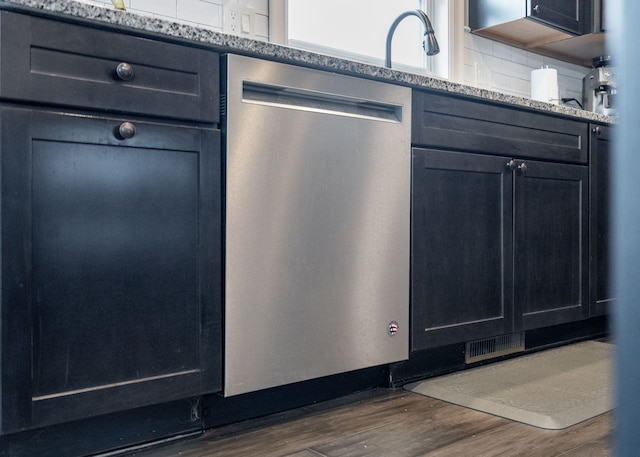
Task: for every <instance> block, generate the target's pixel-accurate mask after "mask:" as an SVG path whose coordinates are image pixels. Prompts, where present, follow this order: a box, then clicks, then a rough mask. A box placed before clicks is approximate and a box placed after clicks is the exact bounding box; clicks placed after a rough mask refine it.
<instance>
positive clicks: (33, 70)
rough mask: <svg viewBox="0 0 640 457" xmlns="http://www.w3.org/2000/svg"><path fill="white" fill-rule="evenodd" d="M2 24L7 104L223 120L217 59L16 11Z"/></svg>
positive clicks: (2, 87) (0, 89)
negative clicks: (220, 107) (8, 102)
mask: <svg viewBox="0 0 640 457" xmlns="http://www.w3.org/2000/svg"><path fill="white" fill-rule="evenodd" d="M0 17H1V21H2V25H1V27H0V33H1V35H0V40H1V41H0V42H1V43H2V54H1V55H0V81H1V84H0V96H2V97H3V98H5V99H12V100H22V101H29V102H36V103H43V104H51V105H62V106H72V107H81V108H89V109H92V110H104V111H114V112H122V113H136V114H144V115H150V116H161V117H170V118H177V119H189V120H196V121H203V122H218V121H219V84H218V78H219V61H218V55H217V54H216V53H214V52H210V51H207V50H203V49H196V48H190V47H186V46H180V45H177V44H170V43H163V42H158V41H153V40H149V39H145V38H139V37H134V36H130V35H126V34H124V33H116V32H110V31H105V30H99V29H93V28H89V27H85V26H79V25H75V24H69V23H64V22H58V21H51V20H47V19H43V18H36V17H30V16H25V15H20V14H15V13H10V12H3V13H2V14H1V16H0ZM127 66H128V68H127ZM119 67H120V69H121V70H122V71H118V68H119ZM128 70H130V71H129V73H130V75H129V74H127V72H128ZM119 73H120V76H119ZM129 76H130V77H129Z"/></svg>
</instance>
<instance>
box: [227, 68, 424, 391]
mask: <svg viewBox="0 0 640 457" xmlns="http://www.w3.org/2000/svg"><path fill="white" fill-rule="evenodd" d="M227 59H228V62H227V68H226V73H227V87H228V91H227V107H226V113H225V122H226V126H225V131H226V202H225V205H226V206H225V207H226V235H225V240H226V241H225V243H226V246H225V252H226V259H225V387H224V392H225V395H226V396H230V395H236V394H241V393H245V392H251V391H255V390H260V389H265V388H269V387H274V386H279V385H284V384H289V383H293V382H297V381H303V380H308V379H312V378H317V377H321V376H327V375H331V374H336V373H340V372H346V371H351V370H356V369H360V368H365V367H370V366H376V365H380V364H385V363H390V362H394V361H398V360H403V359H406V358H407V357H408V335H409V325H408V324H409V322H408V313H409V311H408V309H409V217H410V131H409V129H410V125H411V123H410V106H411V104H410V89H408V88H403V87H398V86H392V85H388V84H384V83H379V82H374V81H366V80H360V79H357V78H352V77H347V76H342V75H335V74H330V73H324V72H320V71H316V70H309V69H303V68H298V67H293V66H289V65H283V64H277V63H273V62H266V61H259V60H255V59H250V58H245V57H239V56H228V57H227Z"/></svg>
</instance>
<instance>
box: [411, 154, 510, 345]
mask: <svg viewBox="0 0 640 457" xmlns="http://www.w3.org/2000/svg"><path fill="white" fill-rule="evenodd" d="M507 161H508V159H503V158H501V157H493V156H485V155H476V154H466V153H453V152H442V151H436V150H429V149H414V150H413V184H412V186H413V188H412V255H411V317H412V350H414V351H415V350H419V349H426V348H429V347H434V346H441V345H444V344H449V343H455V342H461V341H469V340H473V339H477V338H483V337H488V336H493V335H499V334H503V333H506V332H508V331H510V330H511V327H512V319H513V316H512V302H511V296H512V294H511V289H510V287H511V280H510V279H509V274H510V271H511V258H512V247H511V246H512V235H511V233H512V231H511V226H512V204H511V202H512V172H511V170H510V169H509V168H508V167H507Z"/></svg>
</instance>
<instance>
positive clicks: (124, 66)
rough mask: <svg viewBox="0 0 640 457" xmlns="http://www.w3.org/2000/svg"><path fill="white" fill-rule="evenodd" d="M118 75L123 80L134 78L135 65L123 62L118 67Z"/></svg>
mask: <svg viewBox="0 0 640 457" xmlns="http://www.w3.org/2000/svg"><path fill="white" fill-rule="evenodd" d="M116 75H118V78H120V79H121V80H123V81H129V80H131V79H132V78H133V67H132V66H131V65H130V64H128V63H126V62H121V63H119V64H118V66H117V67H116Z"/></svg>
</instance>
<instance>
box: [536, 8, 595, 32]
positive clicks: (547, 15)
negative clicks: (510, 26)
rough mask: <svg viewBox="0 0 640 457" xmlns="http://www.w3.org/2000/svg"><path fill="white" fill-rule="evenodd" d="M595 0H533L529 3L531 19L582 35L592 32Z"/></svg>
mask: <svg viewBox="0 0 640 457" xmlns="http://www.w3.org/2000/svg"><path fill="white" fill-rule="evenodd" d="M592 1H593V0H575V1H567V0H531V1H527V4H528V7H529V11H528V16H529V17H530V18H531V19H535V20H537V21H541V22H544V23H545V24H549V25H551V26H553V27H557V28H560V29H562V30H565V31H568V32H571V33H574V34H576V35H582V34H584V33H589V32H590V31H591V30H590V29H591V22H590V21H591V9H592Z"/></svg>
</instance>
